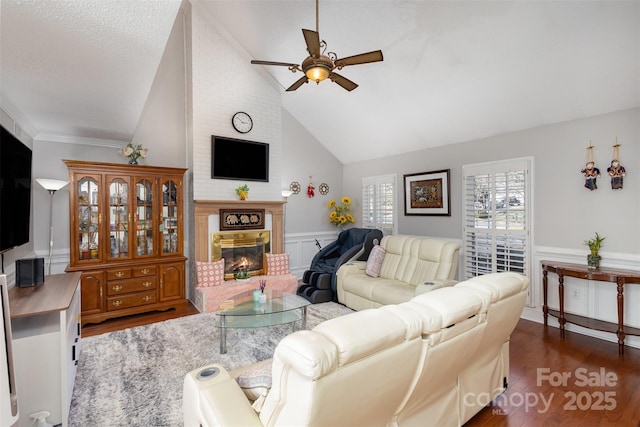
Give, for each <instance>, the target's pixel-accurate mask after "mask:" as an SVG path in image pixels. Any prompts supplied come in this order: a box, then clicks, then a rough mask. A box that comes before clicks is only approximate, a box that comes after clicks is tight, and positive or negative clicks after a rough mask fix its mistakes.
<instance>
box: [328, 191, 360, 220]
mask: <svg viewBox="0 0 640 427" xmlns="http://www.w3.org/2000/svg"><path fill="white" fill-rule="evenodd" d="M329 209H331V211H330V212H329V222H330V223H331V224H333V225H335V226H337V227H339V228H341V227H342V226H344V225H345V224H348V223H354V222H356V220H355V219H354V218H353V215H351V213H349V210H350V209H351V199H350V198H349V197H346V196H344V197H343V198H342V199H340V203H337V202H336V201H335V200H331V201H330V202H329Z"/></svg>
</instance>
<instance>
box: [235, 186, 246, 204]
mask: <svg viewBox="0 0 640 427" xmlns="http://www.w3.org/2000/svg"><path fill="white" fill-rule="evenodd" d="M236 194H237V195H238V197H240V200H247V198H248V197H249V186H248V185H247V184H243V185H241V186H240V187H238V188H236Z"/></svg>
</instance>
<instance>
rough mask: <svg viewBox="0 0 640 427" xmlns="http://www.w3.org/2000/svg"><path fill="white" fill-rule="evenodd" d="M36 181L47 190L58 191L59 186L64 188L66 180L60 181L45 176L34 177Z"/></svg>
mask: <svg viewBox="0 0 640 427" xmlns="http://www.w3.org/2000/svg"><path fill="white" fill-rule="evenodd" d="M36 182H37V183H38V184H40V185H41V186H42V188H44V189H45V190H47V191H58V190H60V189H61V188H64V187H65V186H66V185H67V184H69V183H68V182H67V181H62V180H59V179H47V178H36Z"/></svg>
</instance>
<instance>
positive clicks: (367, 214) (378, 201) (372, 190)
mask: <svg viewBox="0 0 640 427" xmlns="http://www.w3.org/2000/svg"><path fill="white" fill-rule="evenodd" d="M395 189H396V176H395V175H381V176H373V177H366V178H362V224H363V226H364V227H366V228H377V229H379V230H381V231H382V233H383V234H385V235H387V234H394V232H395V230H396V209H395V200H396V190H395Z"/></svg>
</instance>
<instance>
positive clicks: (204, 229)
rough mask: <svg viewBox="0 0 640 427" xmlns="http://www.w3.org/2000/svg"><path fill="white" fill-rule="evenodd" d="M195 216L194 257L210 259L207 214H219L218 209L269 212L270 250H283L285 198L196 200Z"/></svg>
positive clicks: (274, 251) (279, 251) (276, 251)
mask: <svg viewBox="0 0 640 427" xmlns="http://www.w3.org/2000/svg"><path fill="white" fill-rule="evenodd" d="M194 203H195V207H194V212H195V213H194V217H195V259H196V261H210V260H209V259H207V258H208V256H209V243H210V240H209V216H210V215H219V214H220V209H239V208H242V209H264V212H265V214H271V252H272V253H274V254H281V253H282V252H283V251H284V205H285V203H287V202H286V201H285V200H277V201H259V200H196V201H195V202H194Z"/></svg>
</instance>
